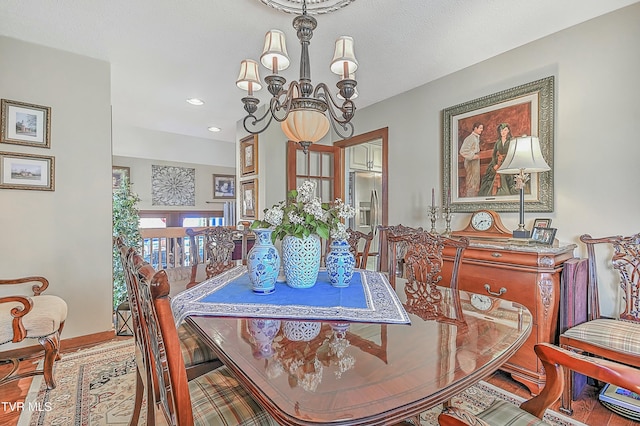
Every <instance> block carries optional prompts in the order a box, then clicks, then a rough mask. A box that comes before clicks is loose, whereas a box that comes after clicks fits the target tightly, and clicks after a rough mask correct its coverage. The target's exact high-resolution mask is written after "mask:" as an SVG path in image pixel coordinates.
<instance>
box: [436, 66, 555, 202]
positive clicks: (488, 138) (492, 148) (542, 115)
mask: <svg viewBox="0 0 640 426" xmlns="http://www.w3.org/2000/svg"><path fill="white" fill-rule="evenodd" d="M553 97H554V77H553V76H551V77H546V78H544V79H542V80H538V81H534V82H531V83H528V84H524V85H522V86H518V87H514V88H512V89H509V90H505V91H502V92H499V93H495V94H493V95H489V96H485V97H483V98H479V99H475V100H472V101H469V102H465V103H462V104H460V105H456V106H453V107H450V108H447V109H445V110H444V114H443V150H442V151H443V177H442V178H443V183H444V185H443V193H442V194H443V195H442V199H443V204H444V203H446V202H449V205H450V207H451V211H453V212H473V211H477V210H487V209H488V210H494V211H502V212H517V211H519V190H518V189H516V188H515V178H514V176H513V175H506V174H504V175H503V174H499V173H496V172H495V170H496V169H498V168H499V167H500V165H501V164H502V161H503V160H504V157H505V155H506V153H507V150H508V148H509V142H510V141H511V140H512V139H514V138H516V137H518V136H522V135H533V136H537V137H538V138H539V140H540V148H541V150H542V156H543V157H544V159H545V161H546V162H547V164H548V165H549V166H550V167H551V170H550V171H548V172H543V173H534V174H532V176H531V179H530V180H529V182H527V183H526V185H525V209H526V211H528V212H532V211H538V212H551V211H553V122H554V102H553ZM445 194H450V197H451V200H450V201H449V200H448V197H447V195H445Z"/></svg>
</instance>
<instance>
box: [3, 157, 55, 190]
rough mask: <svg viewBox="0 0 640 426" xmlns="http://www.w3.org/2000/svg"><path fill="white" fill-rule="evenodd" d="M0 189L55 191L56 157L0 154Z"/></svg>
mask: <svg viewBox="0 0 640 426" xmlns="http://www.w3.org/2000/svg"><path fill="white" fill-rule="evenodd" d="M0 189H27V190H36V191H54V190H55V157H52V156H47V155H35V154H19V153H15V152H0Z"/></svg>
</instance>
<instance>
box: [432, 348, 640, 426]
mask: <svg viewBox="0 0 640 426" xmlns="http://www.w3.org/2000/svg"><path fill="white" fill-rule="evenodd" d="M534 350H535V352H536V355H537V356H538V358H539V359H540V361H541V362H542V365H544V369H545V371H546V373H547V379H546V383H545V386H544V388H543V389H542V392H540V393H539V394H538V395H537V396H535V397H533V398H532V399H529V400H527V401H525V402H523V403H522V404H520V406H519V407H518V406H516V405H513V404H512V403H510V402H507V401H504V400H501V399H496V400H495V401H494V402H493V403H492V404H491V405H490V406H489V407H488V408H486V409H485V410H483V411H482V412H480V413H478V414H472V413H470V412H468V411H466V410H463V409H461V408H457V407H452V406H447V407H445V409H444V411H443V412H442V413H441V414H440V415H439V416H438V422H439V424H440V425H441V426H462V425H476V426H504V425H511V426H521V425H522V426H525V425H526V426H535V425H548V423H546V422H544V421H543V420H542V417H543V416H544V413H545V411H546V410H547V408H549V407H550V406H551V405H552V404H553V403H554V402H556V401H557V400H558V399H559V398H560V396H561V394H562V392H563V388H564V387H566V386H565V385H566V384H565V381H564V377H565V371H566V370H573V371H577V372H579V373H581V374H584V375H587V376H589V377H593V378H594V379H597V380H600V381H602V382H607V383H612V384H614V385H616V386H619V387H621V388H624V389H628V390H630V391H632V392H636V393H640V370H638V369H636V368H634V367H630V366H627V365H624V364H620V363H617V362H613V361H609V360H604V359H601V358H597V357H592V356H585V355H581V354H577V353H575V352H572V351H568V350H565V349H562V348H560V347H558V346H554V345H551V344H549V343H538V344H537V345H535V347H534Z"/></svg>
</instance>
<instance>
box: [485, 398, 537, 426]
mask: <svg viewBox="0 0 640 426" xmlns="http://www.w3.org/2000/svg"><path fill="white" fill-rule="evenodd" d="M476 417H479V418H480V419H482V420H483V421H485V422H486V423H488V424H490V425H495V426H543V425H545V426H549V424H548V423H545V422H543V421H542V420H540V419H539V418H537V417H536V416H534V415H532V414H529V413H527V412H526V411H524V410H521V409H520V408H518V407H517V406H515V405H513V404H511V403H509V402H506V401H501V400H496V401H494V402H493V404H491V405H490V406H489V407H488V408H487V409H486V410H484V411H483V412H482V413H480V414H477V415H476Z"/></svg>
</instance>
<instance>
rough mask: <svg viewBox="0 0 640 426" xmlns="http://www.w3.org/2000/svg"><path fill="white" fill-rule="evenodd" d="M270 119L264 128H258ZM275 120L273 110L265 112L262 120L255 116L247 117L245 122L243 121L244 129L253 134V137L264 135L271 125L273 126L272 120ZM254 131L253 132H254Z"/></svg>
mask: <svg viewBox="0 0 640 426" xmlns="http://www.w3.org/2000/svg"><path fill="white" fill-rule="evenodd" d="M266 118H269V119H268V120H267V121H266V123H265V124H264V126H261V127H258V124H259V123H260V122H261V121H263V120H264V119H266ZM272 119H273V114H271V108H269V109H268V110H267V111H265V113H264V115H263V116H262V117H260V118H257V117H256V116H255V115H253V114H249V115H247V116H246V117H245V118H244V120H242V125H243V127H244V129H245V130H246V131H247V132H249V133H251V134H252V135H257V134H258V133H262V132H264V131H265V129H266V128H267V127H269V124H271V120H272ZM252 129H253V130H252Z"/></svg>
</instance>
